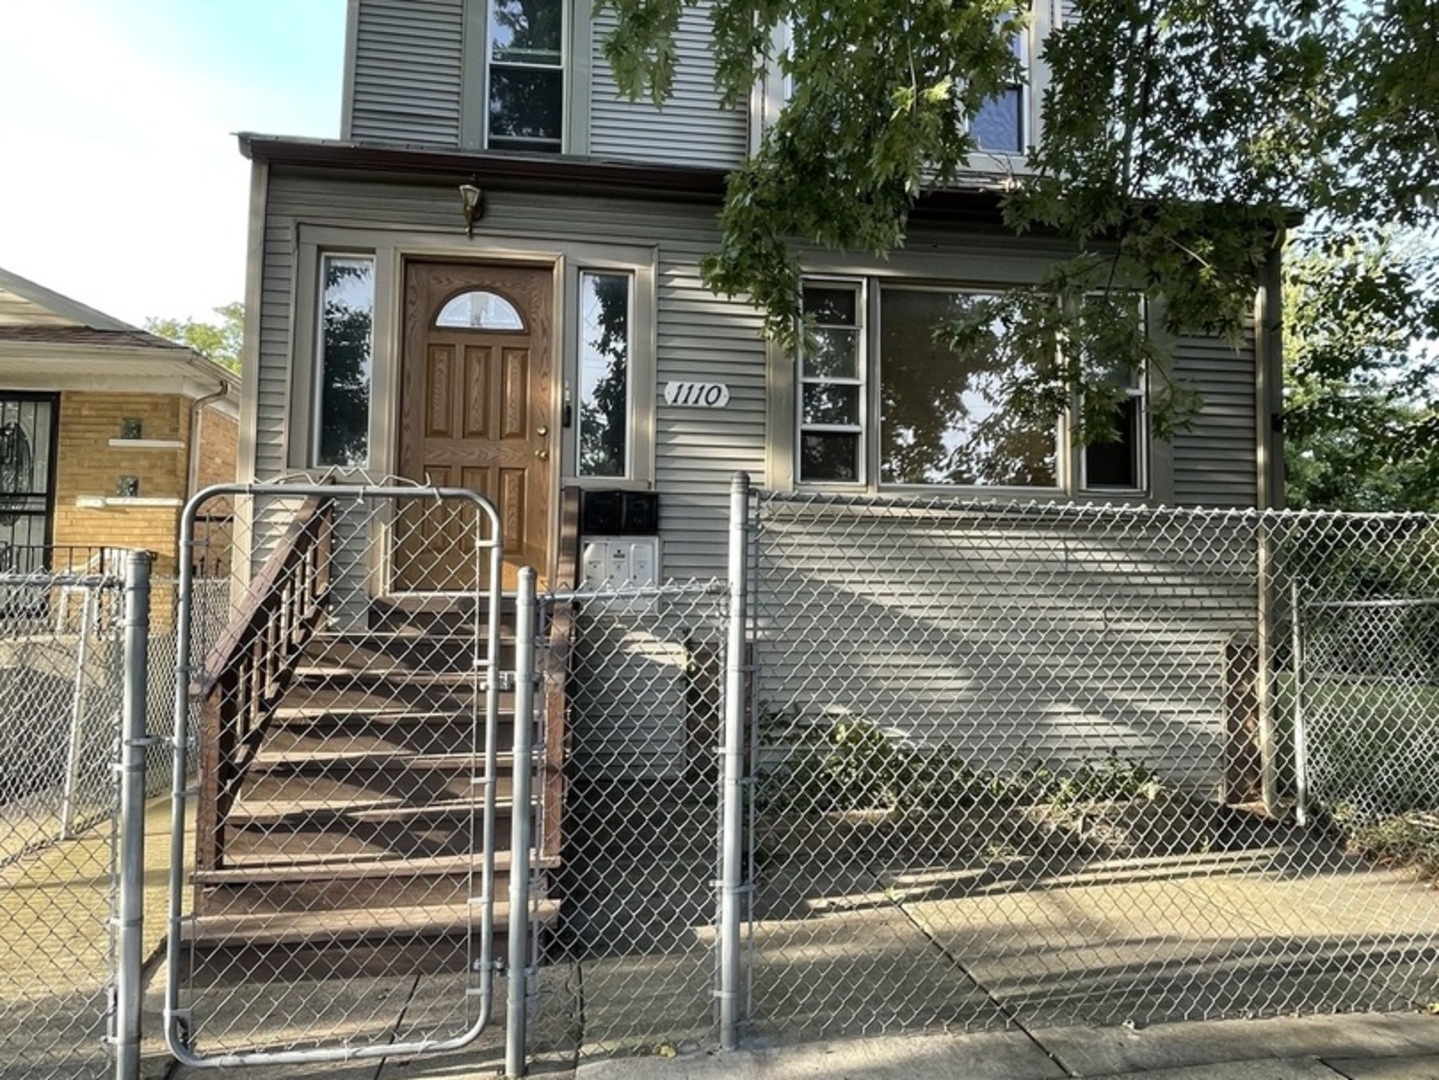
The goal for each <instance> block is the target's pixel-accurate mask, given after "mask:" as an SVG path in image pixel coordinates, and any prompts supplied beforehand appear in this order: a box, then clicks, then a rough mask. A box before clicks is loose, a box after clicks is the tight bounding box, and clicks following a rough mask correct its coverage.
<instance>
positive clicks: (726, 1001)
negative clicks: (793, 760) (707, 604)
mask: <svg viewBox="0 0 1439 1080" xmlns="http://www.w3.org/2000/svg"><path fill="white" fill-rule="evenodd" d="M748 521H749V476H748V475H747V474H745V473H742V472H741V473H736V474H735V477H734V481H733V482H732V483H731V485H730V506H729V635H728V641H727V644H726V647H725V689H724V733H723V742H722V745H721V750H720V756H721V768H722V770H723V778H722V782H721V788H720V845H719V846H720V849H719V852H718V855H719V863H720V874H719V880H718V887H719V911H718V920H717V921H718V926H717V927H716V932H715V947H716V949H717V951H718V959H717V963H718V966H719V990H718V995H719V1029H720V1031H719V1035H720V1048H721V1049H723V1050H734V1049H735V1048H737V1047H738V1046H739V996H740V934H741V926H740V920H741V913H740V898H741V896H742V894H743V892H744V869H743V868H744V735H745V707H744V705H745V692H744V691H745V685H744V650H745V621H746V613H745V602H746V600H747V590H748V587H749V582H748V566H749V563H748V559H747V554H748V552H747V547H748V545H747V543H746V541H747V539H748V532H747V529H746V526H747V524H748Z"/></svg>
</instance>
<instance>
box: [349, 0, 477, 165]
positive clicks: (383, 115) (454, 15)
mask: <svg viewBox="0 0 1439 1080" xmlns="http://www.w3.org/2000/svg"><path fill="white" fill-rule="evenodd" d="M357 18H358V25H357V26H356V32H355V56H354V58H353V71H354V74H353V80H354V82H353V87H352V94H351V101H352V105H351V115H350V117H349V123H350V132H349V134H350V137H351V138H353V139H355V140H357V141H360V142H364V141H367V140H368V141H373V142H391V143H416V144H420V145H424V146H458V145H459V143H460V107H461V101H462V95H463V92H464V91H463V82H464V79H463V76H464V63H463V55H462V53H463V41H464V21H465V0H361V2H360V5H359V13H358V16H357Z"/></svg>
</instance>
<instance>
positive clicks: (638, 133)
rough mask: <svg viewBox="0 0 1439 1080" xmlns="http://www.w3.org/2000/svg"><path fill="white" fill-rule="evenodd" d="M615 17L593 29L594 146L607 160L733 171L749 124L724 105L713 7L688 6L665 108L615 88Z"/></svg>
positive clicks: (602, 17) (602, 18) (601, 18)
mask: <svg viewBox="0 0 1439 1080" xmlns="http://www.w3.org/2000/svg"><path fill="white" fill-rule="evenodd" d="M613 29H614V14H613V13H612V12H605V13H603V14H598V15H596V16H595V17H594V19H593V20H592V25H591V41H590V49H591V57H592V59H591V63H592V65H593V72H594V75H593V78H592V80H591V88H590V145H589V147H588V152H589V153H590V154H593V155H595V156H596V157H601V158H618V159H625V160H631V161H654V162H669V163H672V164H683V165H714V166H720V167H725V168H729V167H733V166H736V165H738V164H739V163H740V162H741V161H743V160H744V156H745V151H746V144H747V139H748V132H749V126H748V125H749V120H748V117H747V115H746V113H745V112H744V111H743V110H725V109H721V108H720V107H719V92H718V91H717V90H716V89H715V85H714V55H713V52H712V51H711V48H710V23H709V4H708V3H700V4H697V5H696V6H694V7H689V8H686V9H685V11H684V14H683V15H682V16H681V18H680V25H679V30H678V32H677V33H676V35H675V47H676V50H677V52H678V57H679V59H678V66H677V70H676V73H675V82H674V91H673V94H672V95H671V97H670V99H669V100H668V101H667V102H665V105H664V107H663V108H661V109H656V108H655V107H654V106H653V105H652V104H650V103H649V102H648V101H643V100H642V101H635V102H632V101H630V100H629V98H627V97H625V96H624V95H622V94H621V93H620V91H619V87H618V86H616V85H615V80H614V76H613V74H612V73H611V71H610V67H609V64H608V63H606V61H605V58H604V50H603V44H604V39H605V37H606V35H608V34H609V33H610V31H612V30H613Z"/></svg>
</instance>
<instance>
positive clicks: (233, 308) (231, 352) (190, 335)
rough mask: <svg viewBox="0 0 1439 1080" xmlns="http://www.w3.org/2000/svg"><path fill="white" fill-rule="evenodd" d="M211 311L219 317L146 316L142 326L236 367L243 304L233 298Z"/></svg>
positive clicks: (231, 366) (241, 338)
mask: <svg viewBox="0 0 1439 1080" xmlns="http://www.w3.org/2000/svg"><path fill="white" fill-rule="evenodd" d="M215 314H216V315H218V316H219V319H218V320H216V321H213V322H205V321H199V320H195V319H157V318H149V319H146V320H145V329H146V330H148V331H150V333H152V334H158V335H159V336H160V337H162V338H168V339H169V340H171V341H174V342H178V343H179V344H181V345H186V346H188V347H189V348H191V349H194V350H195V351H196V352H197V353H199V354H200V355H201V356H204V357H207V358H208V359H210V360H214V361H215V362H216V363H217V364H223V365H224V366H225V367H227V368H229V369H230V370H231V371H239V370H240V348H241V344H242V341H243V338H244V333H245V306H244V305H243V304H241V303H240V302H239V301H238V300H237V301H235V302H234V303H231V304H226V305H225V306H224V307H217V308H216V309H215Z"/></svg>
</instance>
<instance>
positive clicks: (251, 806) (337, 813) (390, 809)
mask: <svg viewBox="0 0 1439 1080" xmlns="http://www.w3.org/2000/svg"><path fill="white" fill-rule="evenodd" d="M495 805H496V808H497V809H498V810H499V811H500V812H502V813H504V812H508V811H509V810H510V808H511V803H510V800H509V799H508V798H506V797H504V796H503V795H501V796H500V797H498V798H497V799H496V800H495ZM483 809H484V803H483V801H482V800H481V799H480V798H479V797H478V796H475V797H473V798H466V797H455V796H448V797H443V798H430V799H426V800H424V801H422V802H416V801H414V800H413V799H410V798H405V797H401V796H397V795H386V794H380V793H378V792H371V793H368V798H356V797H353V796H351V797H347V798H315V799H260V800H252V799H242V800H241V802H240V804H239V805H238V806H237V807H235V809H234V810H232V811H231V813H230V816H229V818H228V823H229V824H230V825H232V826H236V827H239V828H260V827H267V828H275V827H278V826H283V825H287V824H289V825H299V826H309V827H311V828H313V827H314V826H316V825H319V824H323V823H325V822H337V823H338V822H345V821H403V820H406V819H412V818H413V819H424V818H435V817H453V816H454V815H456V814H478V813H480V812H481V811H482V810H483Z"/></svg>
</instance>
